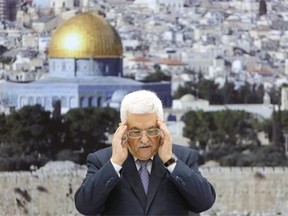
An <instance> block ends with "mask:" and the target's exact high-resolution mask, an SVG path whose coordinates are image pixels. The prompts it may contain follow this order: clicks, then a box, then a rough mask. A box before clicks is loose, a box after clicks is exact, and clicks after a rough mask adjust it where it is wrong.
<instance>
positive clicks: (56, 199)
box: [0, 162, 288, 216]
mask: <svg viewBox="0 0 288 216" xmlns="http://www.w3.org/2000/svg"><path fill="white" fill-rule="evenodd" d="M200 170H201V172H202V174H203V175H204V176H205V177H206V178H207V179H208V180H209V181H210V182H211V183H212V184H213V185H214V187H215V190H216V193H217V200H216V203H215V205H214V206H213V208H212V209H210V210H209V211H207V212H204V213H202V214H201V216H206V215H207V216H208V215H219V216H226V215H227V216H228V215H229V216H232V215H235V216H236V215H237V216H238V215H247V214H248V213H249V212H251V213H252V214H251V215H253V216H256V215H277V214H278V215H286V214H287V212H288V180H287V179H288V168H279V167H277V168H266V167H263V168H221V167H210V168H209V167H205V168H204V167H202V168H201V169H200ZM85 175H86V167H85V166H82V167H81V166H78V165H75V164H73V163H72V162H65V166H64V167H63V166H59V163H57V162H53V163H50V164H49V165H48V166H45V167H44V168H41V169H39V170H37V171H35V172H2V173H0V188H1V190H0V203H1V208H0V215H45V216H50V215H53V216H54V215H61V216H62V215H79V214H78V213H77V211H76V209H75V207H74V201H73V195H74V193H75V191H76V189H77V188H78V187H79V185H80V184H81V182H82V179H83V178H84V177H85Z"/></svg>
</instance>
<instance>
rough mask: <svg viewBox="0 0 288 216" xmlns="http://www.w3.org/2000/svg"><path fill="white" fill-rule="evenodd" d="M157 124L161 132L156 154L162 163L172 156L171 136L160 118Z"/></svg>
mask: <svg viewBox="0 0 288 216" xmlns="http://www.w3.org/2000/svg"><path fill="white" fill-rule="evenodd" d="M157 124H158V126H159V128H160V130H161V132H162V134H161V141H160V144H159V149H158V155H159V157H160V159H161V160H162V162H163V163H165V162H167V161H168V160H169V159H170V158H171V157H172V144H173V141H172V137H171V135H170V133H169V130H168V128H167V126H166V125H165V123H164V122H163V121H161V120H158V121H157Z"/></svg>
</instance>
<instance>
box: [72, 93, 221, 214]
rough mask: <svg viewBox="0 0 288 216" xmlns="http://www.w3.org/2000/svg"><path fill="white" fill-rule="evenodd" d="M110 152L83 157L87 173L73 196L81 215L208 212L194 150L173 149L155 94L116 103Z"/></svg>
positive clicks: (210, 198)
mask: <svg viewBox="0 0 288 216" xmlns="http://www.w3.org/2000/svg"><path fill="white" fill-rule="evenodd" d="M120 115H121V124H120V125H119V127H118V129H117V130H116V132H115V134H114V136H113V140H112V147H110V148H106V149H102V150H100V151H97V152H95V153H91V154H89V155H88V157H87V166H88V171H87V175H86V178H85V179H84V181H83V183H82V185H81V186H80V188H79V189H78V190H77V191H76V193H75V205H76V208H77V209H78V211H79V212H80V213H82V214H86V215H97V214H98V215H188V212H195V213H199V212H202V211H205V210H207V209H209V208H210V207H211V206H212V205H213V203H214V202H215V197H216V195H215V191H214V189H213V186H212V185H211V184H210V183H209V182H208V181H207V180H206V179H205V178H204V177H203V176H202V175H201V173H200V172H199V170H198V167H197V159H198V157H197V153H196V151H194V150H192V149H190V148H187V147H183V146H179V145H175V144H173V142H172V137H171V135H170V133H169V131H168V129H167V127H166V125H165V123H164V121H163V119H164V118H163V117H164V115H163V107H162V103H161V101H160V99H159V98H158V97H157V96H156V94H155V93H153V92H150V91H146V90H140V91H135V92H132V93H130V94H128V95H126V96H125V97H124V99H123V101H122V103H121V109H120Z"/></svg>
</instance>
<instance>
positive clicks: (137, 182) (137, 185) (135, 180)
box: [121, 153, 146, 209]
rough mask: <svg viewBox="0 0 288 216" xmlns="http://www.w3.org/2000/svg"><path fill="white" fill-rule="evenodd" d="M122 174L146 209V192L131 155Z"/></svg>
mask: <svg viewBox="0 0 288 216" xmlns="http://www.w3.org/2000/svg"><path fill="white" fill-rule="evenodd" d="M121 174H122V176H123V178H125V179H126V180H127V182H128V183H129V185H130V186H131V188H132V190H133V191H134V193H135V195H136V196H137V198H138V199H139V200H140V203H141V205H142V207H143V209H144V208H145V203H146V194H145V192H144V189H143V186H142V182H141V179H140V176H139V174H138V171H137V168H136V165H135V162H134V158H133V156H132V155H131V154H130V153H129V155H128V158H127V159H126V161H125V162H124V163H123V166H122V171H121Z"/></svg>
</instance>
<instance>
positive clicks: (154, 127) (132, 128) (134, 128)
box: [130, 126, 158, 130]
mask: <svg viewBox="0 0 288 216" xmlns="http://www.w3.org/2000/svg"><path fill="white" fill-rule="evenodd" d="M149 129H158V127H157V126H151V127H148V128H147V129H145V130H149ZM130 130H142V129H140V128H138V127H135V126H134V127H131V128H130Z"/></svg>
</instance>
